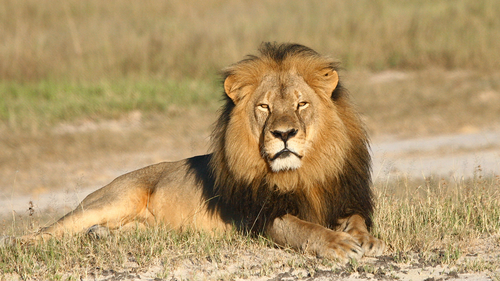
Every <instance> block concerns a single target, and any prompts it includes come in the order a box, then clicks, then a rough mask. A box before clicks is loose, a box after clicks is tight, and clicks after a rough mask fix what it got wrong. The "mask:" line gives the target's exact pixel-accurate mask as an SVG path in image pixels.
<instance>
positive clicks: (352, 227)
mask: <svg viewBox="0 0 500 281" xmlns="http://www.w3.org/2000/svg"><path fill="white" fill-rule="evenodd" d="M339 222H340V224H341V225H340V227H339V230H342V231H343V232H347V233H349V234H351V235H352V236H353V237H354V238H355V239H356V240H357V241H358V243H359V245H361V248H362V249H363V251H364V255H365V256H370V257H374V256H380V255H382V253H383V252H384V250H385V247H386V245H385V243H384V241H382V240H380V239H377V238H375V237H373V236H372V235H371V234H370V233H369V232H368V229H367V227H366V223H365V219H363V218H362V217H361V216H360V215H352V216H350V217H347V218H345V219H342V220H340V221H339Z"/></svg>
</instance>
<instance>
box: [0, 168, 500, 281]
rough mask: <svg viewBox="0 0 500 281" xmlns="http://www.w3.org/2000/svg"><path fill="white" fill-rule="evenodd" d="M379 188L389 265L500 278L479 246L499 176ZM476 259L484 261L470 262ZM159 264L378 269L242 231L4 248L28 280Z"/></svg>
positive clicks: (5, 263)
mask: <svg viewBox="0 0 500 281" xmlns="http://www.w3.org/2000/svg"><path fill="white" fill-rule="evenodd" d="M375 189H376V193H377V198H378V200H377V201H378V209H377V210H378V211H377V213H376V214H375V217H374V222H375V225H376V226H375V229H374V233H375V235H376V236H378V237H380V238H382V239H383V240H385V241H387V242H388V244H389V249H388V250H387V252H386V254H387V255H388V256H389V258H388V259H390V260H394V261H396V262H398V263H402V264H405V263H410V262H416V261H418V263H420V264H422V265H433V266H436V265H444V264H446V265H450V266H454V268H456V270H459V271H461V272H478V271H491V272H494V271H495V270H497V269H499V268H500V263H499V262H498V260H495V259H493V260H491V259H482V257H483V256H484V254H485V252H488V251H494V249H497V250H498V249H499V245H498V243H499V242H500V241H496V242H495V241H493V242H489V243H493V244H491V245H482V246H481V244H478V243H484V241H485V240H484V238H485V237H491V235H497V236H496V237H497V240H498V235H499V234H500V232H499V231H500V192H499V190H500V178H499V177H498V176H496V177H483V176H482V175H481V172H480V170H478V172H477V174H476V176H475V177H474V178H472V179H468V180H458V181H453V180H444V179H439V180H438V179H433V178H430V179H424V180H422V181H419V180H410V179H406V178H402V179H396V180H391V181H389V182H386V183H378V184H376V186H375ZM25 230H26V228H24V231H25ZM493 237H495V236H493ZM478 247H479V248H478ZM471 254H472V255H479V258H477V259H473V260H471V259H465V257H466V255H471ZM248 257H251V259H250V260H253V262H254V263H256V264H257V265H258V266H257V267H256V266H255V265H254V264H253V263H251V262H249V260H248ZM415 257H416V258H415ZM386 259H387V257H386ZM155 266H156V268H158V269H157V272H156V274H157V277H158V278H167V277H169V276H170V277H172V276H173V274H174V272H175V275H176V276H179V275H182V274H184V273H185V272H184V273H182V272H181V271H179V270H180V269H184V270H186V271H187V272H189V274H188V275H189V276H187V278H188V279H199V278H202V279H203V276H210V278H212V279H216V278H219V277H220V278H223V279H224V278H225V279H228V278H229V279H232V278H236V277H250V276H253V277H258V276H269V275H271V274H274V273H276V272H280V270H283V268H286V267H290V268H294V269H295V270H304V271H305V273H306V274H307V273H308V272H310V273H313V274H314V272H317V271H318V270H324V269H329V270H332V269H333V270H340V271H350V270H352V271H358V272H359V271H366V270H368V269H369V268H372V269H373V270H372V271H377V269H376V267H375V268H374V265H373V264H370V263H369V262H368V263H367V262H363V261H359V262H354V261H353V263H351V265H349V266H348V267H343V266H341V265H339V264H336V263H335V262H334V261H330V260H325V259H317V258H315V257H312V256H309V255H304V254H301V253H296V252H295V251H289V250H287V249H285V250H282V249H273V244H272V243H271V242H269V241H268V240H266V239H263V238H258V239H255V238H249V237H246V236H243V235H241V234H238V233H231V234H228V235H224V236H221V237H217V236H215V237H214V236H211V235H207V234H204V233H199V232H193V231H186V232H182V233H178V232H171V231H168V230H166V229H165V228H163V227H157V228H147V229H143V230H136V231H131V232H121V233H120V232H118V233H114V234H112V235H111V236H110V237H109V238H107V239H102V240H93V239H91V238H89V237H87V236H83V235H80V236H74V237H66V238H64V239H59V240H55V239H54V240H49V241H47V242H45V243H40V244H37V245H16V246H13V247H7V248H0V269H1V271H2V272H3V273H4V274H18V275H20V276H21V277H22V278H23V279H24V278H27V279H29V278H37V279H66V278H72V279H78V278H79V277H91V278H93V277H96V276H106V275H107V274H110V272H125V273H126V274H129V275H130V274H132V275H131V276H134V274H142V273H143V272H144V271H145V270H147V269H150V270H151V268H154V267H155ZM193 274H198V276H196V275H193ZM204 274H207V275H204ZM211 274H216V275H211ZM220 274H222V275H220Z"/></svg>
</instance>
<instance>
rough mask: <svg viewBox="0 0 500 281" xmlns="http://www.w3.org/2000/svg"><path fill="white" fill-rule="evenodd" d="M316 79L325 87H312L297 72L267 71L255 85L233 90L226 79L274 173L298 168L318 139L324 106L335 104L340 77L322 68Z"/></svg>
mask: <svg viewBox="0 0 500 281" xmlns="http://www.w3.org/2000/svg"><path fill="white" fill-rule="evenodd" d="M316 78H318V79H320V80H321V82H323V84H324V85H325V87H316V88H313V87H312V86H311V85H309V84H308V83H307V82H306V80H305V79H304V77H303V76H301V75H300V74H299V73H297V72H296V71H286V72H279V71H277V72H271V73H266V75H264V76H262V77H260V79H259V80H258V83H256V85H255V84H253V85H247V86H243V87H238V88H237V89H236V90H233V91H232V88H231V87H232V86H234V85H233V83H232V82H233V81H232V80H231V77H228V79H226V83H225V86H226V93H229V94H228V95H229V96H230V97H231V98H232V99H233V100H234V101H235V103H236V110H235V112H240V113H242V114H246V119H247V120H246V121H247V122H245V123H246V125H247V126H248V127H249V128H250V131H251V137H252V138H253V141H252V143H254V144H255V145H256V146H258V149H259V151H260V157H262V159H263V160H264V161H265V162H266V163H267V165H268V167H269V168H270V169H271V171H272V172H281V171H288V170H296V169H299V168H300V167H301V166H302V163H303V161H304V159H307V157H308V152H309V151H310V148H311V147H312V146H313V143H314V141H315V140H316V139H317V138H316V137H317V134H318V133H319V131H320V130H319V127H318V124H319V123H320V122H321V118H324V117H325V112H326V111H328V110H326V109H325V107H326V106H328V104H330V105H332V102H331V99H330V96H331V92H332V91H333V89H334V88H335V86H336V85H337V82H338V76H337V73H336V72H335V71H334V70H332V69H323V70H320V71H319V72H318V73H317V77H316ZM231 94H233V95H231ZM248 127H247V128H248ZM240 128H241V127H240ZM242 157H245V156H242Z"/></svg>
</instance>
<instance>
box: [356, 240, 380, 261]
mask: <svg viewBox="0 0 500 281" xmlns="http://www.w3.org/2000/svg"><path fill="white" fill-rule="evenodd" d="M354 238H356V240H357V241H358V242H359V244H360V245H361V248H363V252H364V254H365V256H369V257H376V256H380V255H382V254H383V253H384V250H385V242H384V241H382V240H380V239H377V238H375V237H373V236H371V235H370V234H364V235H359V236H354Z"/></svg>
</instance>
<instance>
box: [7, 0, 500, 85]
mask: <svg viewBox="0 0 500 281" xmlns="http://www.w3.org/2000/svg"><path fill="white" fill-rule="evenodd" d="M497 4H498V3H497V2H496V1H495V0H481V1H474V0H457V1H447V0H439V1H417V0H413V1H397V0H381V1H369V0H363V1H328V2H325V1H319V0H315V1H271V0H265V1H258V2H255V1H246V0H238V1H204V2H203V3H200V2H199V1H194V0H188V1H186V0H182V1H181V0H174V1H160V0H153V1H147V2H142V1H141V2H137V1H130V0H128V1H99V0H90V1H77V0H69V1H51V0H26V1H16V0H1V1H0V7H1V9H0V38H2V39H1V41H2V43H1V47H0V62H1V63H0V79H1V80H15V81H33V80H35V81H36V80H40V79H57V80H61V79H63V80H68V79H69V80H77V81H81V80H83V81H94V80H102V79H116V78H121V77H127V78H133V77H150V76H154V77H161V78H164V77H166V78H170V79H175V78H179V77H182V78H187V77H191V78H193V77H194V78H206V77H207V76H210V75H212V74H213V73H214V72H215V71H217V70H219V69H220V68H221V67H223V66H226V65H227V64H229V63H233V62H235V61H237V60H239V59H241V58H242V56H243V55H245V54H247V53H250V52H254V50H255V48H256V46H258V44H260V42H262V41H285V42H287V41H292V42H299V43H303V44H306V45H308V46H311V47H313V48H315V49H317V50H318V51H320V52H321V53H327V54H333V55H334V56H335V57H337V58H338V59H340V60H341V61H342V62H343V63H344V66H346V67H347V68H356V69H359V68H369V69H372V70H383V69H388V68H399V69H414V68H420V69H421V68H428V67H429V66H432V67H441V68H453V69H455V68H459V69H477V70H492V69H498V66H499V65H500V54H499V52H498V49H500V18H499V17H498V15H499V14H500V6H499V5H497Z"/></svg>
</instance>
